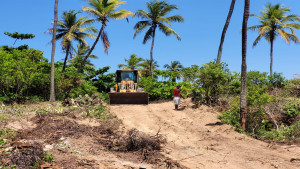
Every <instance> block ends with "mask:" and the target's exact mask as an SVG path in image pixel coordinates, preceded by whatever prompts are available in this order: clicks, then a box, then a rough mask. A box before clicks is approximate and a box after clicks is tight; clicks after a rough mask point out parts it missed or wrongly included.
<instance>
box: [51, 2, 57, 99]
mask: <svg viewBox="0 0 300 169" xmlns="http://www.w3.org/2000/svg"><path fill="white" fill-rule="evenodd" d="M57 7H58V0H55V5H54V25H53V36H52V51H51V73H50V102H54V101H55V87H54V85H55V84H54V55H55V45H56V40H55V35H56V26H57Z"/></svg>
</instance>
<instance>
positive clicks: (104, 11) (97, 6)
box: [78, 0, 133, 71]
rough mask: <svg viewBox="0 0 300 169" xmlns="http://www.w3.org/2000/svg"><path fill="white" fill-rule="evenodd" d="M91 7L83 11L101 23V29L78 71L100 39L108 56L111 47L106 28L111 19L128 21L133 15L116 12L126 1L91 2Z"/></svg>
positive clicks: (96, 0)
mask: <svg viewBox="0 0 300 169" xmlns="http://www.w3.org/2000/svg"><path fill="white" fill-rule="evenodd" d="M88 3H89V5H90V6H91V7H87V6H84V7H82V10H83V11H86V12H88V13H89V14H90V15H92V16H93V17H94V18H95V19H94V21H98V22H101V29H100V31H99V33H98V36H97V38H96V40H95V42H94V44H93V46H92V47H91V50H90V51H89V52H88V54H87V55H86V56H85V58H84V59H83V61H82V62H81V66H80V67H79V68H78V71H80V69H82V67H83V65H84V63H85V62H86V60H87V58H88V57H89V56H90V55H91V53H92V51H93V50H94V48H95V46H96V44H97V43H98V41H99V39H100V37H101V41H102V43H103V45H104V52H105V53H107V54H108V49H109V46H110V43H109V40H108V37H107V33H106V32H105V27H106V24H107V22H108V21H109V19H123V18H126V19H127V20H128V18H127V17H128V15H131V16H132V15H133V13H132V12H130V11H128V10H125V9H122V10H119V11H116V9H117V8H118V7H119V6H120V5H122V4H125V3H126V2H125V1H121V0H89V1H88Z"/></svg>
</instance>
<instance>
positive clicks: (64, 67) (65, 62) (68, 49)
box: [62, 45, 71, 73]
mask: <svg viewBox="0 0 300 169" xmlns="http://www.w3.org/2000/svg"><path fill="white" fill-rule="evenodd" d="M70 47H71V45H68V46H67V50H66V57H65V61H64V66H63V69H62V73H64V72H65V69H66V65H67V60H68V56H69V52H70Z"/></svg>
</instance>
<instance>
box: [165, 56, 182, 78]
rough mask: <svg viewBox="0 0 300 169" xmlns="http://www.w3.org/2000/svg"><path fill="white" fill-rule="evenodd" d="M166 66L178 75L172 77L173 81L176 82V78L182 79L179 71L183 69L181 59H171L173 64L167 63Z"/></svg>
mask: <svg viewBox="0 0 300 169" xmlns="http://www.w3.org/2000/svg"><path fill="white" fill-rule="evenodd" d="M164 68H167V71H168V72H171V73H174V75H176V77H172V82H176V78H177V79H180V74H179V73H178V72H180V71H181V69H182V68H183V66H182V64H181V63H180V62H179V61H171V65H169V64H165V65H164ZM176 73H177V74H176Z"/></svg>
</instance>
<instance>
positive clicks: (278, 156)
mask: <svg viewBox="0 0 300 169" xmlns="http://www.w3.org/2000/svg"><path fill="white" fill-rule="evenodd" d="M183 104H184V105H185V106H186V107H185V109H184V110H181V111H175V110H174V107H173V104H172V102H166V103H152V104H149V105H147V106H145V105H115V106H111V111H112V112H113V113H114V114H116V115H117V117H118V118H119V119H121V120H122V121H123V123H124V125H125V127H126V128H128V129H131V128H137V129H138V130H140V131H143V132H145V133H148V134H151V135H153V134H156V133H157V132H158V131H160V133H161V134H163V135H165V136H166V137H167V141H168V143H167V145H166V147H165V150H164V151H165V152H164V153H165V154H166V156H168V157H170V158H172V159H173V160H176V161H177V162H179V163H180V164H183V165H184V166H187V167H189V168H192V169H197V168H207V169H211V168H229V169H231V168H232V169H239V168H240V169H257V168H264V169H269V168H280V169H294V168H295V169H296V168H300V162H299V161H297V160H295V161H292V162H291V159H293V158H296V159H297V158H300V147H298V146H279V145H275V144H268V143H265V142H262V141H259V140H255V139H253V138H250V137H248V136H246V135H243V134H240V133H237V132H236V131H234V129H232V127H231V126H228V125H226V124H222V123H221V121H220V120H219V119H218V118H217V116H218V113H217V112H215V111H213V110H212V109H211V108H208V107H206V106H201V107H200V108H198V109H193V108H192V104H191V103H190V102H189V101H185V103H183Z"/></svg>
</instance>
